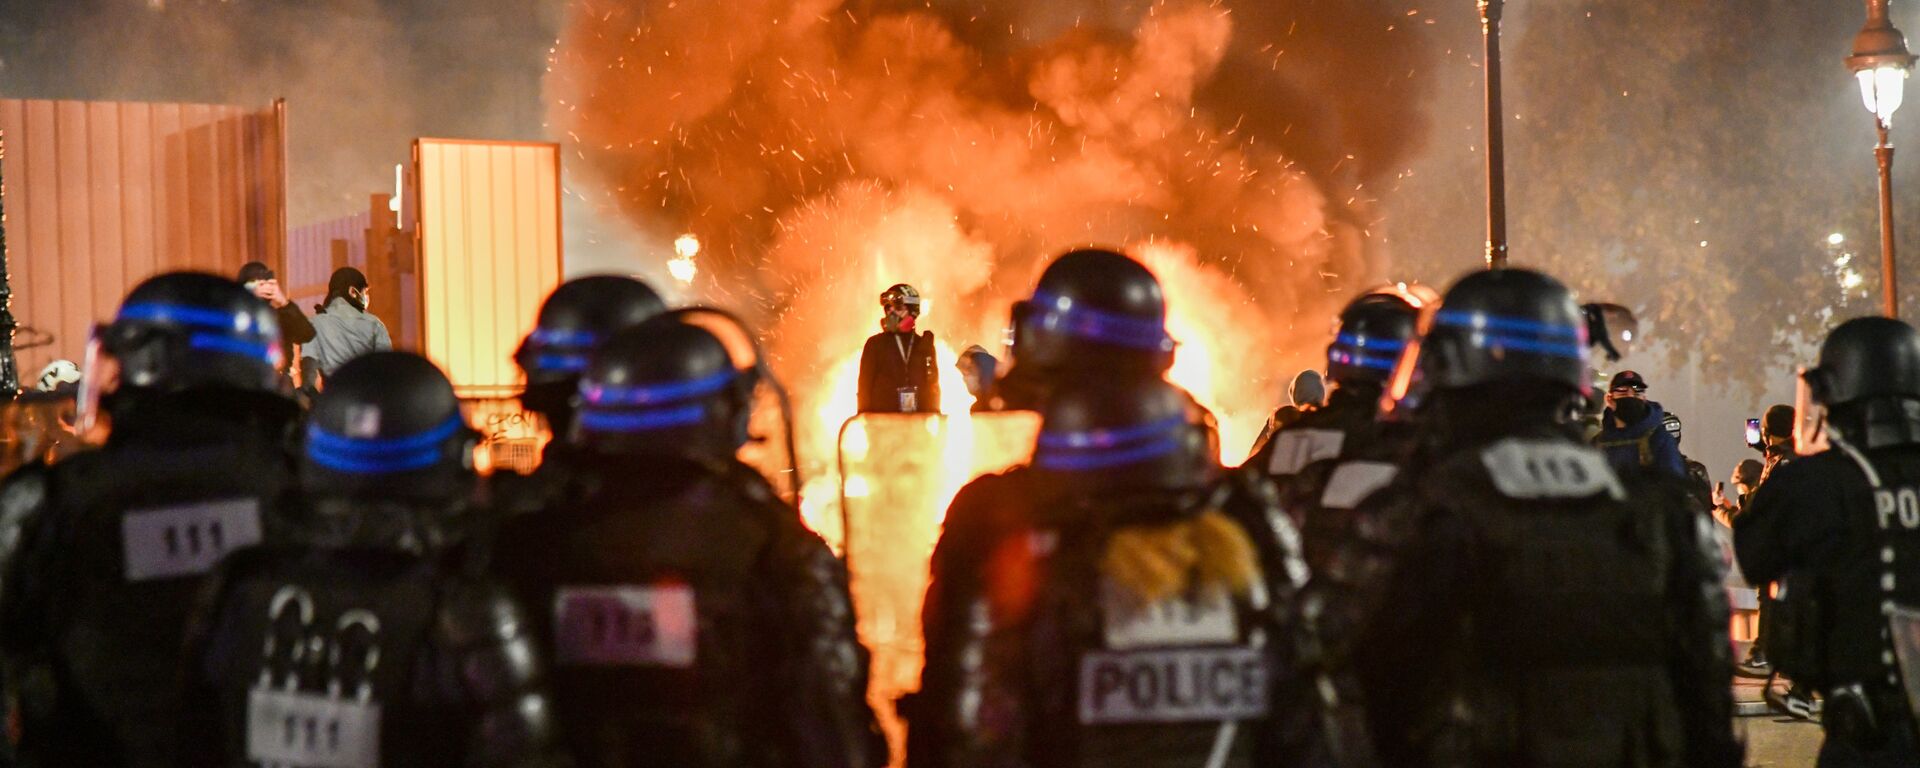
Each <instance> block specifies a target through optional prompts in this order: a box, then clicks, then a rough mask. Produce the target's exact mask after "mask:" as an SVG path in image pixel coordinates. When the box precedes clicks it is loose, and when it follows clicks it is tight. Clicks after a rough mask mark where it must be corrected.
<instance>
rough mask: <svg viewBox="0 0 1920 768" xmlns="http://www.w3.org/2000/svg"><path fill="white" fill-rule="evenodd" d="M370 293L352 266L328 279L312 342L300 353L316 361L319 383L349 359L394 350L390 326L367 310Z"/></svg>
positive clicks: (314, 322)
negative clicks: (388, 331) (389, 333)
mask: <svg viewBox="0 0 1920 768" xmlns="http://www.w3.org/2000/svg"><path fill="white" fill-rule="evenodd" d="M371 290H372V288H371V287H370V286H368V285H367V276H366V275H365V274H362V273H361V272H360V270H358V269H354V268H353V267H341V268H339V269H336V270H334V271H333V275H332V276H331V277H329V278H327V297H326V299H324V300H323V301H321V302H320V304H319V305H318V306H316V307H314V312H315V314H314V316H313V320H312V321H311V322H312V323H313V341H312V343H309V344H308V345H306V347H304V348H303V349H302V351H301V355H302V357H304V358H311V359H312V360H313V361H314V363H315V366H316V371H317V373H318V374H319V376H318V377H317V378H318V379H319V380H320V381H322V382H324V381H325V380H326V377H327V376H329V375H331V374H332V373H333V372H334V371H337V370H339V369H340V367H341V366H344V365H346V364H347V361H349V360H352V359H354V358H356V357H359V356H361V355H364V354H367V353H369V352H379V351H382V350H388V349H393V338H392V337H391V336H389V335H388V334H387V324H386V323H384V322H381V320H380V318H378V317H375V316H374V315H373V313H371V312H368V311H367V296H368V292H369V291H371Z"/></svg>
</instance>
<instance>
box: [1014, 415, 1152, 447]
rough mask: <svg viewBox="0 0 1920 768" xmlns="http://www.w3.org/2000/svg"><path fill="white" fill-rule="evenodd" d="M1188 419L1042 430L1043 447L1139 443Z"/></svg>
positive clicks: (1114, 445)
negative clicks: (1072, 429)
mask: <svg viewBox="0 0 1920 768" xmlns="http://www.w3.org/2000/svg"><path fill="white" fill-rule="evenodd" d="M1186 423H1187V421H1186V419H1184V418H1182V417H1179V416H1170V417H1167V418H1165V419H1162V420H1160V421H1156V422H1153V423H1151V424H1141V425H1139V426H1134V427H1121V428H1117V429H1089V430H1085V431H1079V432H1072V431H1065V430H1060V431H1048V432H1041V433H1040V439H1039V446H1040V447H1041V448H1068V449H1086V448H1117V447H1120V446H1124V445H1126V444H1128V443H1137V442H1141V441H1143V440H1149V439H1152V438H1155V437H1161V436H1164V435H1166V434H1167V433H1170V432H1174V431H1176V430H1178V429H1180V428H1181V427H1183V426H1186Z"/></svg>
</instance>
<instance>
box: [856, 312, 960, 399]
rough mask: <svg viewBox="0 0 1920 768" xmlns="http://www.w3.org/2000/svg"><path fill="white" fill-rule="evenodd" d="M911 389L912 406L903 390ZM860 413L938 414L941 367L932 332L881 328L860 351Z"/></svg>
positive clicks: (868, 339)
mask: <svg viewBox="0 0 1920 768" xmlns="http://www.w3.org/2000/svg"><path fill="white" fill-rule="evenodd" d="M903 389H906V390H912V396H911V400H912V402H911V405H912V406H913V407H912V408H907V407H905V406H906V405H908V404H909V403H907V402H906V401H905V400H903V399H902V395H901V392H900V390H903ZM859 398H860V412H861V413H939V412H940V367H939V365H938V361H937V360H935V352H934V345H933V332H932V331H921V332H920V333H909V332H904V331H902V332H895V331H881V332H880V333H876V334H874V335H872V336H870V337H868V338H867V345H866V346H865V347H863V348H861V350H860V392H859Z"/></svg>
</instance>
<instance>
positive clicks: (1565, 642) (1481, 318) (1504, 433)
mask: <svg viewBox="0 0 1920 768" xmlns="http://www.w3.org/2000/svg"><path fill="white" fill-rule="evenodd" d="M1425 327H1426V332H1425V335H1424V336H1423V337H1422V339H1421V340H1420V341H1419V342H1418V344H1419V346H1418V347H1417V351H1416V352H1414V353H1412V354H1409V355H1408V356H1407V359H1408V360H1409V361H1417V362H1415V363H1414V364H1416V365H1418V376H1417V377H1415V376H1413V375H1411V374H1408V375H1403V376H1396V379H1395V390H1396V392H1397V393H1398V394H1399V395H1401V398H1402V399H1401V401H1400V406H1399V407H1414V408H1417V409H1418V411H1417V412H1418V419H1417V421H1418V425H1419V429H1420V436H1419V446H1418V448H1417V454H1416V456H1415V457H1414V458H1413V459H1412V460H1411V461H1409V462H1408V467H1407V470H1406V471H1404V472H1401V473H1400V474H1399V475H1398V476H1397V477H1395V478H1394V479H1393V480H1392V483H1391V485H1389V486H1387V487H1386V489H1384V490H1382V491H1380V492H1378V493H1377V494H1375V495H1373V496H1371V497H1370V498H1369V499H1367V500H1366V501H1364V502H1363V503H1362V504H1361V505H1360V510H1359V513H1358V514H1360V515H1361V516H1362V517H1363V519H1368V520H1373V521H1376V522H1377V523H1378V525H1379V527H1381V528H1384V529H1386V530H1389V531H1392V532H1393V534H1392V536H1391V538H1390V541H1389V544H1390V545H1394V546H1395V547H1396V549H1395V551H1394V554H1393V563H1392V565H1391V568H1390V570H1389V573H1390V576H1388V577H1387V579H1386V582H1385V583H1384V585H1383V586H1382V587H1381V590H1380V592H1379V595H1380V597H1379V599H1378V600H1377V602H1376V605H1378V606H1383V607H1380V608H1379V609H1378V610H1375V611H1374V612H1373V615H1372V616H1371V617H1369V619H1368V623H1367V626H1366V628H1365V629H1364V630H1363V632H1364V633H1365V636H1364V637H1363V638H1362V640H1361V643H1360V650H1358V651H1357V652H1356V657H1357V658H1359V659H1360V660H1361V661H1362V663H1361V668H1360V673H1361V675H1362V679H1363V681H1364V683H1365V687H1366V690H1367V692H1368V693H1369V694H1371V695H1370V696H1369V697H1368V700H1367V706H1368V708H1369V711H1370V714H1371V725H1372V731H1373V735H1374V737H1375V739H1376V743H1377V745H1378V746H1379V749H1380V753H1381V758H1382V759H1383V760H1384V761H1385V762H1386V763H1387V764H1389V765H1396V766H1452V765H1459V766H1470V765H1523V766H1575V765H1578V766H1595V765H1638V766H1673V767H1674V768H1678V767H1679V766H1691V767H1692V768H1700V767H1702V766H1737V765H1739V764H1740V760H1741V751H1742V750H1741V748H1740V747H1739V745H1738V744H1737V742H1736V741H1735V740H1734V738H1733V735H1732V721H1731V717H1732V696H1731V679H1732V678H1731V673H1732V665H1731V662H1730V660H1729V658H1728V656H1729V642H1728V638H1727V621H1728V617H1727V605H1726V594H1725V590H1724V589H1723V588H1722V584H1721V578H1722V577H1721V569H1720V565H1719V557H1720V555H1719V552H1718V547H1717V546H1716V545H1715V544H1714V542H1713V540H1712V538H1711V533H1710V530H1709V528H1708V526H1709V525H1710V524H1709V523H1708V522H1707V521H1706V519H1705V518H1704V516H1703V515H1702V514H1700V513H1699V512H1698V511H1696V510H1694V509H1692V507H1691V505H1690V502H1689V501H1688V499H1687V497H1686V489H1685V488H1684V487H1682V486H1681V485H1680V484H1679V482H1678V480H1677V479H1674V478H1665V477H1651V476H1649V477H1638V476H1636V477H1622V476H1620V475H1617V474H1616V473H1615V472H1614V471H1613V470H1612V468H1610V467H1609V466H1608V464H1607V461H1606V459H1605V457H1604V456H1603V455H1602V454H1600V453H1599V452H1598V451H1596V450H1594V449H1593V448H1592V447H1591V446H1589V445H1586V444H1584V443H1583V442H1582V441H1581V440H1580V436H1579V434H1578V433H1577V432H1576V431H1575V430H1574V428H1573V427H1572V426H1571V425H1570V424H1568V423H1566V422H1565V420H1564V418H1565V416H1566V414H1568V413H1569V412H1570V408H1569V407H1568V406H1569V403H1571V402H1572V401H1573V399H1574V398H1577V397H1581V396H1583V395H1585V394H1586V393H1587V390H1588V387H1589V386H1590V385H1589V384H1588V381H1589V379H1588V368H1587V365H1588V358H1587V356H1588V350H1587V345H1586V338H1585V332H1584V327H1585V325H1584V323H1583V321H1582V317H1581V313H1580V309H1579V307H1577V306H1575V304H1574V303H1573V298H1572V294H1571V293H1570V292H1569V291H1568V290H1567V289H1566V288H1565V287H1563V286H1562V285H1560V283H1558V282H1557V281H1555V280H1553V279H1552V278H1549V277H1547V276H1545V275H1541V274H1538V273H1534V272H1528V271H1524V270H1492V271H1487V272H1480V273H1475V274H1473V275H1470V276H1468V277H1466V278H1465V279H1462V280H1461V281H1460V282H1458V283H1456V284H1455V285H1454V287H1453V288H1452V289H1451V290H1449V291H1448V292H1447V294H1446V297H1445V299H1444V300H1443V302H1442V303H1441V305H1440V307H1439V309H1438V312H1437V313H1436V314H1434V315H1433V316H1432V317H1431V318H1430V319H1429V320H1428V321H1427V322H1426V326H1425ZM1415 378H1417V379H1418V380H1419V387H1418V388H1417V389H1415V388H1412V387H1410V386H1406V385H1408V384H1410V383H1411V382H1413V380H1414V379H1415ZM1334 482H1335V483H1336V484H1337V482H1338V481H1337V479H1336V480H1335V481H1334Z"/></svg>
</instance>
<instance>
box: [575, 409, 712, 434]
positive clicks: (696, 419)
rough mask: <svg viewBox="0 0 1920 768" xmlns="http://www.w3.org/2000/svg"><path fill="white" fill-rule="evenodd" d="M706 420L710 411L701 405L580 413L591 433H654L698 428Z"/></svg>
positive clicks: (581, 423)
mask: <svg viewBox="0 0 1920 768" xmlns="http://www.w3.org/2000/svg"><path fill="white" fill-rule="evenodd" d="M706 417H707V407H706V406H704V405H701V404H699V403H692V404H689V405H682V406H678V407H674V408H653V409H645V410H639V411H609V410H603V409H599V408H583V409H581V411H580V428H581V429H584V430H586V431H588V432H629V433H630V432H651V431H653V430H657V429H669V428H672V427H685V426H689V425H693V424H698V423H700V422H701V421H702V420H704V419H706Z"/></svg>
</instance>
